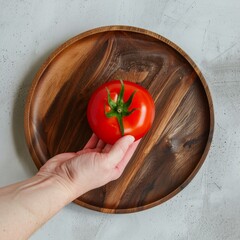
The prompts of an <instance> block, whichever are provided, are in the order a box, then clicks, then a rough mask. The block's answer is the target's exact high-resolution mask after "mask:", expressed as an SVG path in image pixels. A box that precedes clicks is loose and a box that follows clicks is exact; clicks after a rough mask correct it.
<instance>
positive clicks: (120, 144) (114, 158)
mask: <svg viewBox="0 0 240 240" xmlns="http://www.w3.org/2000/svg"><path fill="white" fill-rule="evenodd" d="M134 140H135V139H134V137H133V136H130V135H127V136H124V137H122V138H120V139H119V140H118V141H117V142H116V143H115V144H114V145H113V146H112V147H111V149H110V151H109V153H108V156H109V158H108V159H109V160H110V161H111V164H112V165H113V166H116V165H117V164H118V163H119V162H120V161H121V160H122V159H123V157H124V156H125V154H126V153H127V150H128V148H129V147H130V145H131V144H132V143H133V142H134Z"/></svg>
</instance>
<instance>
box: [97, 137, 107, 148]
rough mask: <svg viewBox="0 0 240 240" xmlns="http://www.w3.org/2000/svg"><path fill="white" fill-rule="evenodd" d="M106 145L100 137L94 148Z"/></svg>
mask: <svg viewBox="0 0 240 240" xmlns="http://www.w3.org/2000/svg"><path fill="white" fill-rule="evenodd" d="M105 146H106V143H105V142H103V141H102V140H101V139H100V140H99V141H98V143H97V146H96V148H98V149H103V148H104V147H105Z"/></svg>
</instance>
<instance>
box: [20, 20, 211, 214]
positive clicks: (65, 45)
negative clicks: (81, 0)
mask: <svg viewBox="0 0 240 240" xmlns="http://www.w3.org/2000/svg"><path fill="white" fill-rule="evenodd" d="M110 31H124V32H133V33H139V34H143V35H146V36H150V37H153V38H155V39H157V40H159V41H161V42H163V43H165V44H167V45H168V46H170V47H171V48H173V49H174V50H176V51H177V52H178V53H179V54H180V55H181V56H182V57H183V58H184V59H185V60H187V62H188V63H189V64H190V65H191V66H192V68H193V69H194V71H195V72H196V74H197V75H198V77H199V79H200V81H201V83H202V85H203V88H204V91H205V94H206V96H207V101H208V107H209V116H210V124H209V134H208V139H207V143H206V146H205V149H204V151H203V154H202V156H201V158H200V160H199V162H198V164H197V165H196V167H195V168H194V170H193V171H192V172H191V174H190V175H189V176H188V177H187V179H186V180H185V181H184V182H183V183H182V184H181V185H179V187H177V188H176V189H175V190H173V191H172V192H171V193H169V194H168V195H166V196H165V197H163V198H161V199H159V200H157V201H154V202H152V203H149V204H146V205H144V206H140V207H132V208H124V209H111V208H101V207H97V206H94V205H91V204H88V203H85V202H83V201H81V200H79V199H75V200H74V201H73V202H74V203H76V204H78V205H80V206H82V207H85V208H88V209H91V210H95V211H99V212H103V213H133V212H138V211H142V210H147V209H149V208H152V207H155V206H158V205H160V204H162V203H164V202H165V201H167V200H169V199H171V198H172V197H174V196H175V195H177V194H178V193H179V192H181V190H183V189H184V188H185V187H186V186H187V185H188V184H189V183H190V182H191V181H192V179H193V178H194V177H195V176H196V174H197V173H198V171H199V170H200V168H201V166H202V165H203V163H204V161H205V159H206V157H207V154H208V152H209V149H210V146H211V143H212V138H213V133H214V108H213V101H212V96H211V92H210V90H209V87H208V84H207V82H206V80H205V78H204V76H203V74H202V72H201V71H200V69H199V68H198V66H197V65H196V64H195V62H194V61H193V60H192V59H191V58H190V56H189V55H188V54H187V53H186V52H185V51H183V49H182V48H180V47H179V46H178V45H176V44H175V43H174V42H172V41H170V40H169V39H167V38H165V37H164V36H162V35H160V34H157V33H155V32H152V31H150V30H146V29H144V28H139V27H135V26H128V25H110V26H102V27H97V28H93V29H90V30H88V31H84V32H82V33H80V34H78V35H76V36H74V37H72V38H70V39H69V40H67V41H65V42H64V43H63V44H61V45H60V46H59V47H57V48H56V49H55V50H54V51H53V52H52V53H51V54H50V55H49V57H48V58H47V59H46V60H45V62H44V63H43V64H42V65H41V67H40V68H39V70H38V71H37V73H36V75H35V77H34V78H33V81H32V84H31V87H30V89H29V91H28V95H27V98H26V103H25V111H24V133H25V140H26V142H27V147H28V150H29V152H30V155H31V157H32V159H33V161H34V164H35V165H36V167H37V168H38V169H40V168H41V167H42V164H41V162H40V161H39V159H38V156H37V154H36V152H35V149H34V146H33V144H32V142H31V130H30V127H29V126H30V113H31V102H32V98H33V97H34V92H35V89H36V87H37V85H38V81H39V79H40V77H41V76H42V74H43V73H44V71H45V69H46V68H47V67H48V65H49V64H50V63H51V62H52V61H53V60H54V59H55V58H56V57H57V56H58V55H59V54H60V53H61V52H62V51H64V50H65V49H66V48H68V47H69V46H70V45H72V44H74V43H75V42H77V41H79V40H81V39H84V38H86V37H89V36H91V35H94V34H99V33H104V32H110Z"/></svg>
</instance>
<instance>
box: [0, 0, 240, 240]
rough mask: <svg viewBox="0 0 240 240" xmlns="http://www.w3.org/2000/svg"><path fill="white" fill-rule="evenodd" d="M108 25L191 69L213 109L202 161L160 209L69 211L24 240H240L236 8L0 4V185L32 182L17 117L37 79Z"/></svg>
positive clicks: (189, 3) (174, 1) (140, 2)
mask: <svg viewBox="0 0 240 240" xmlns="http://www.w3.org/2000/svg"><path fill="white" fill-rule="evenodd" d="M113 24H124V25H133V26H137V27H142V28H146V29H149V30H152V31H154V32H157V33H159V34H161V35H163V36H165V37H167V38H169V39H170V40H171V41H173V42H175V43H176V44H177V45H179V46H180V47H181V48H182V49H184V51H186V52H187V53H188V54H189V56H190V57H191V58H192V59H193V60H194V61H195V63H196V64H197V65H198V66H199V68H200V69H201V71H202V72H203V74H204V76H205V78H206V81H207V83H208V85H209V88H210V91H211V93H212V97H213V102H214V108H215V118H216V119H215V132H214V138H213V143H212V146H211V149H210V152H209V155H208V157H207V159H206V161H205V163H204V165H203V167H202V168H201V170H200V171H199V173H198V174H197V176H196V177H195V178H194V179H193V181H192V182H191V183H190V184H189V185H188V186H187V187H186V188H185V189H184V190H183V191H182V192H181V193H179V194H178V195H177V196H175V197H174V198H172V199H171V200H169V201H168V202H166V203H164V204H162V205H160V206H157V207H155V208H152V209H150V210H147V211H143V212H139V213H135V214H127V215H105V214H101V213H98V212H94V211H90V210H87V209H84V208H81V207H79V206H77V205H75V204H70V205H68V206H67V207H65V208H64V209H63V210H62V211H60V212H59V213H58V214H57V215H56V216H55V217H54V218H52V219H51V220H50V221H49V222H48V223H47V224H45V225H44V226H43V227H42V228H41V229H40V230H38V231H37V232H36V233H35V234H34V235H33V236H32V237H31V240H42V239H46V240H47V239H58V240H63V239H69V240H71V239H80V240H85V239H86V240H93V239H96V240H122V239H130V240H144V239H145V240H154V239H156V240H159V239H163V240H165V239H166V240H168V239H169V240H185V239H190V240H195V239H196V240H208V239H209V240H218V239H224V240H236V239H240V203H239V202H240V201H239V199H240V187H239V185H240V153H239V150H240V141H239V140H240V127H239V119H240V97H239V92H240V42H239V40H240V1H239V0H228V1H226V0H221V1H219V0H211V1H209V0H196V1H194V0H148V1H147V0H145V1H144V0H126V1H125V0H118V1H111V0H102V1H97V0H72V1H69V0H59V1H56V0H55V1H54V0H43V1H31V0H28V1H26V0H8V1H4V0H0V123H1V125H0V153H1V157H0V185H1V186H3V185H6V184H10V183H13V182H16V181H19V180H23V179H25V178H28V177H30V176H32V175H34V174H35V173H36V168H35V166H34V164H33V162H32V160H31V157H30V155H29V153H28V150H27V148H26V144H25V139H24V130H23V111H24V102H25V98H26V94H27V91H28V89H29V86H30V85H31V81H32V79H33V77H34V74H35V73H36V71H37V69H38V68H39V67H40V66H41V64H42V63H43V61H44V60H45V59H46V57H47V56H48V55H49V54H50V52H51V51H52V50H54V49H55V48H56V47H57V46H59V44H61V43H63V42H64V41H66V40H67V39H69V38H70V37H73V36H75V35H77V34H79V33H81V32H83V31H85V30H88V29H91V28H95V27H98V26H104V25H113ZM0 238H1V237H0Z"/></svg>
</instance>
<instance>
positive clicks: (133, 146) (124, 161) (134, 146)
mask: <svg viewBox="0 0 240 240" xmlns="http://www.w3.org/2000/svg"><path fill="white" fill-rule="evenodd" d="M140 141H141V139H139V140H137V141H136V142H134V143H132V144H131V145H130V147H129V148H128V150H127V152H126V154H125V155H124V157H123V158H122V160H121V161H120V162H119V163H118V164H117V166H116V169H117V170H118V171H119V172H120V174H122V172H123V170H124V169H125V167H126V166H127V164H128V163H129V161H130V159H131V157H132V155H133V154H134V152H135V150H136V149H137V147H138V144H139V143H140Z"/></svg>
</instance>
